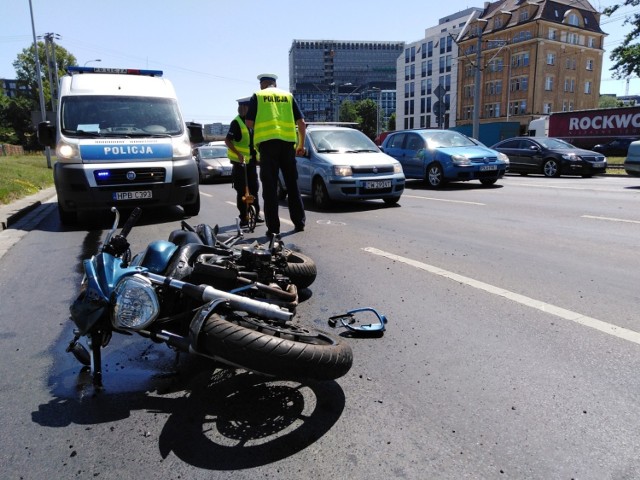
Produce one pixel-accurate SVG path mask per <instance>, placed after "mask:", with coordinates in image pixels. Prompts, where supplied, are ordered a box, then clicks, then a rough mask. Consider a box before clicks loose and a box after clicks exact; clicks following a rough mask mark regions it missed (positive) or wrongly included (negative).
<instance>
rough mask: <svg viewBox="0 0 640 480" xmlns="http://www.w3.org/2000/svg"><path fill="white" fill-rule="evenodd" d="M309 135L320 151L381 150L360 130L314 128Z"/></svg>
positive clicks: (356, 151)
mask: <svg viewBox="0 0 640 480" xmlns="http://www.w3.org/2000/svg"><path fill="white" fill-rule="evenodd" d="M309 137H310V138H311V142H312V143H313V146H314V147H315V148H316V150H317V151H318V152H319V153H344V152H350V153H360V152H377V151H379V150H378V147H377V146H376V144H375V143H373V141H371V140H370V139H369V137H367V136H366V135H365V134H364V133H362V132H360V131H359V130H353V129H349V128H345V129H344V130H314V131H311V132H309Z"/></svg>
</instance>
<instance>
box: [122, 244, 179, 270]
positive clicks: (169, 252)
mask: <svg viewBox="0 0 640 480" xmlns="http://www.w3.org/2000/svg"><path fill="white" fill-rule="evenodd" d="M177 249H178V246H177V245H176V244H175V243H172V242H167V241H166V240H156V241H153V242H151V243H150V244H149V245H148V246H147V248H146V250H145V251H144V252H143V253H142V254H140V255H136V256H135V257H134V259H133V261H132V262H131V265H136V266H141V267H144V268H146V269H148V270H149V271H150V272H152V273H157V274H161V273H163V272H165V271H166V269H167V267H168V266H169V261H170V260H171V257H172V256H173V254H174V253H175V252H176V250H177Z"/></svg>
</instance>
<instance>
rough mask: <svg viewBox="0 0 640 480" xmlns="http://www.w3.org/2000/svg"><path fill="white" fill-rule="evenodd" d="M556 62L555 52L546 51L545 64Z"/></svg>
mask: <svg viewBox="0 0 640 480" xmlns="http://www.w3.org/2000/svg"><path fill="white" fill-rule="evenodd" d="M555 64H556V54H555V53H551V52H550V53H547V65H555Z"/></svg>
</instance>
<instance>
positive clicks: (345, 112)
mask: <svg viewBox="0 0 640 480" xmlns="http://www.w3.org/2000/svg"><path fill="white" fill-rule="evenodd" d="M339 114H340V116H339V119H340V121H341V122H354V123H358V124H359V123H360V120H361V119H360V117H359V116H358V112H357V110H356V104H355V103H353V102H352V101H351V100H345V101H344V102H342V105H340V112H339Z"/></svg>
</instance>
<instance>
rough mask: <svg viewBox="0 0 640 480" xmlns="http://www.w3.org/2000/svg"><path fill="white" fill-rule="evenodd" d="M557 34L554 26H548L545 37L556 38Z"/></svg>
mask: <svg viewBox="0 0 640 480" xmlns="http://www.w3.org/2000/svg"><path fill="white" fill-rule="evenodd" d="M557 36H558V31H557V30H556V29H555V28H550V29H549V35H548V36H547V38H548V39H549V40H556V38H557Z"/></svg>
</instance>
